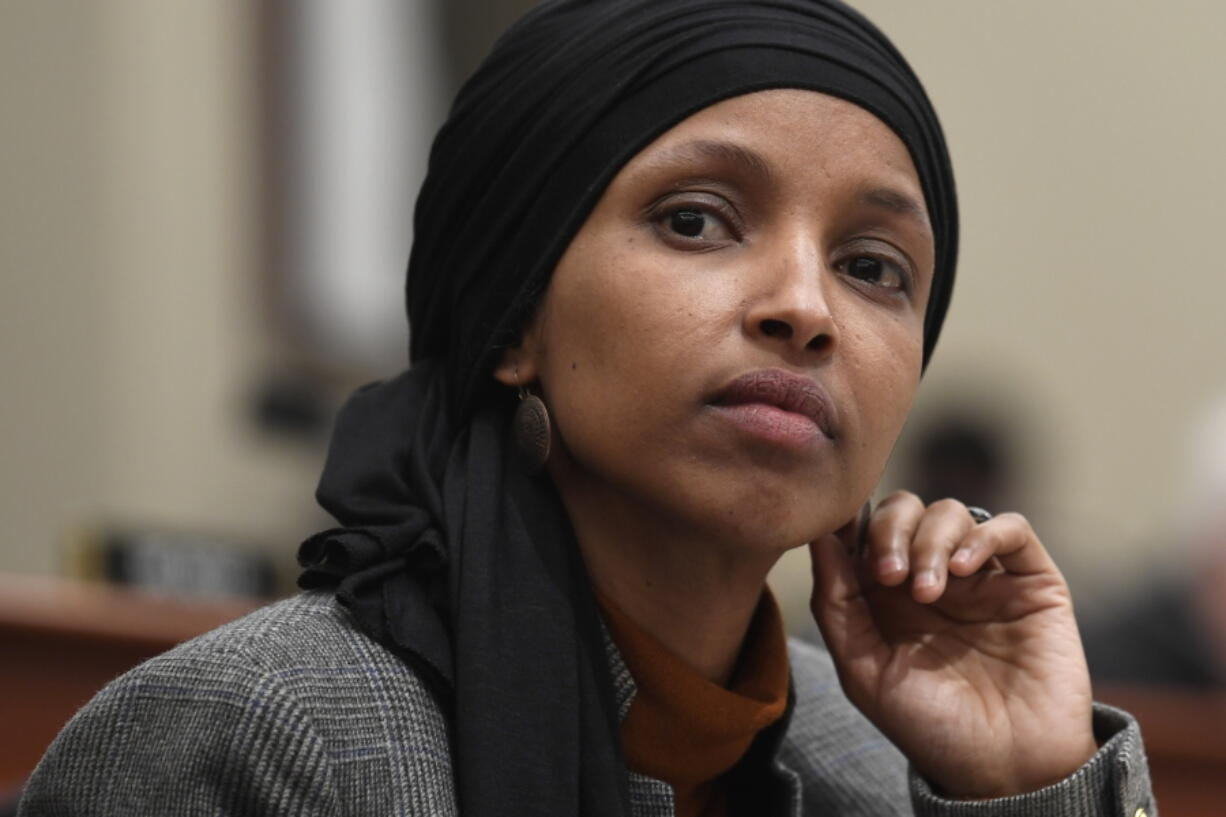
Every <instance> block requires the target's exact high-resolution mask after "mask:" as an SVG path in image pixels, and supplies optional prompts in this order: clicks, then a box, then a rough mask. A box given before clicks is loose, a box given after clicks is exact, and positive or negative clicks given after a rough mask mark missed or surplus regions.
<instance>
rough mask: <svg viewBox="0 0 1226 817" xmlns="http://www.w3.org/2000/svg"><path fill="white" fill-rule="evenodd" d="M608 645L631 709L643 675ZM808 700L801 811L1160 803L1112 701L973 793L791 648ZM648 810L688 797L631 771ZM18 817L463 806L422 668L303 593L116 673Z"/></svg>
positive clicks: (1010, 814) (1106, 809) (799, 746)
mask: <svg viewBox="0 0 1226 817" xmlns="http://www.w3.org/2000/svg"><path fill="white" fill-rule="evenodd" d="M608 643H609V658H610V668H611V671H612V673H613V677H614V683H615V688H616V690H617V693H618V699H619V704H620V705H621V707H622V712H623V715H624V713H625V710H626V709H627V708H628V707H629V705H630V701H631V700H632V699H633V697H634V691H635V688H634V679H633V678H631V676H630V673H629V672H628V671H627V670H626V667H625V665H624V664H623V663H622V660H621V657H620V656H619V655H618V653H617V650H616V647H615V646H613V645H612V642H611V641H610V642H608ZM789 651H790V655H791V662H792V675H793V680H794V685H795V692H796V708H795V711H794V713H793V717H792V721H791V724H790V726H789V728H788V732H787V735H786V737H785V738H784V741H783V744H782V746H781V748H780V750H779V752H778V754H777V756H776V757H775V759H774V763H775V765H776V772H777V773H778V774H779V775H781V776H782V777H783V778H784V779H785V780H786V781H787V788H788V790H789V791H790V801H791V807H790V812H791V813H792V814H793V815H797V817H799V816H800V815H838V817H870V816H872V817H896V816H897V815H912V814H913V815H917V817H955V815H958V816H961V815H968V816H969V815H980V816H986V815H991V817H1039V815H1042V817H1134V816H1135V814H1136V813H1137V810H1138V809H1141V808H1144V809H1147V810H1148V813H1149V814H1150V815H1151V816H1152V815H1156V814H1157V812H1156V810H1155V809H1154V808H1153V806H1152V804H1151V803H1150V789H1149V774H1148V769H1147V766H1146V762H1145V756H1144V752H1143V750H1142V746H1141V740H1140V735H1139V733H1138V731H1137V726H1136V724H1135V722H1134V721H1133V720H1132V719H1131V718H1130V717H1129V716H1128V715H1126V714H1124V713H1122V712H1119V711H1116V710H1112V709H1109V708H1106V707H1100V708H1098V710H1097V711H1096V715H1095V726H1096V729H1097V730H1098V731H1099V737H1100V738H1101V739H1102V740H1103V741H1104V743H1103V747H1102V749H1101V751H1099V753H1098V754H1097V755H1096V756H1095V757H1094V758H1093V759H1092V760H1091V761H1090V762H1089V763H1088V764H1086V766H1084V767H1083V768H1082V769H1081V770H1079V771H1078V772H1077V773H1076V774H1074V775H1073V776H1072V777H1070V778H1068V779H1067V780H1065V781H1063V782H1061V783H1058V784H1056V785H1053V786H1051V787H1049V788H1047V789H1043V790H1041V791H1038V792H1034V793H1032V794H1028V795H1025V796H1018V797H1010V798H1006V799H1001V800H991V801H980V802H957V801H950V800H945V799H943V798H941V797H939V796H937V795H936V794H935V793H934V792H933V791H931V790H930V789H929V788H928V787H927V785H925V783H924V781H923V780H922V779H921V778H919V777H918V776H917V775H914V774H910V773H909V772H908V768H907V762H906V760H905V759H904V758H903V756H902V755H901V754H900V753H899V751H898V750H897V749H896V748H894V746H893V745H892V744H890V742H889V741H887V740H886V739H885V738H884V737H882V735H881V734H880V733H879V732H878V731H877V730H876V729H875V728H874V727H873V726H872V725H871V724H870V723H869V722H868V721H867V720H866V719H865V718H864V717H863V716H862V715H860V714H859V712H858V711H857V710H856V709H855V708H854V707H853V706H851V704H850V703H848V701H847V699H846V698H845V697H844V696H843V694H842V692H841V690H840V688H839V685H838V680H837V679H836V677H835V673H834V669H833V666H832V665H831V662H830V659H829V657H828V656H827V655H826V654H825V653H823V652H822V651H821V650H819V649H816V648H814V647H812V646H809V645H805V644H802V643H800V642H793V643H792V644H791V645H790V647H789ZM630 791H631V800H632V805H633V811H634V817H671V815H672V814H673V800H672V791H671V789H670V788H669V787H668V785H667V784H665V783H662V782H660V781H658V780H652V779H650V778H646V777H643V776H641V775H636V774H631V775H630ZM18 814H19V815H25V817H44V816H45V817H51V815H65V816H67V815H74V816H76V815H99V816H101V815H108V816H109V817H122V816H124V815H153V814H175V815H200V816H201V817H203V816H204V815H283V814H284V815H290V814H293V815H320V816H321V817H322V815H329V817H331V816H332V815H335V816H336V817H339V816H340V815H354V817H358V816H359V815H361V817H369V816H370V815H391V814H396V815H411V816H416V815H455V814H456V797H455V788H454V785H453V781H452V773H451V757H450V747H449V738H448V727H447V721H446V718H445V716H444V714H443V713H442V712H441V711H440V709H439V708H438V706H437V705H436V704H435V702H434V700H433V698H432V697H431V695H430V694H429V692H428V691H427V689H426V687H425V686H424V685H423V684H422V682H421V681H420V680H419V679H418V678H417V677H416V676H415V675H414V673H413V671H412V670H411V669H410V668H409V667H408V666H407V665H406V664H405V663H404V662H403V661H401V660H400V659H399V658H397V657H396V656H395V655H393V654H392V653H390V652H388V651H387V650H386V649H384V648H383V647H382V646H380V645H379V644H377V643H376V642H374V641H372V640H371V639H370V638H368V637H367V636H366V635H364V634H363V633H361V632H360V631H359V630H357V629H356V628H355V627H354V625H353V623H352V622H351V621H350V619H349V617H348V615H347V614H346V612H345V611H344V610H343V608H340V607H339V606H338V605H337V604H336V602H335V600H334V599H333V597H332V596H331V595H329V594H326V593H322V592H315V593H303V594H300V595H298V596H295V597H293V598H290V599H287V600H285V601H281V602H278V603H276V604H272V605H270V606H268V607H265V608H263V609H261V610H258V611H256V612H255V613H252V614H251V615H249V616H246V617H245V618H242V619H239V620H238V621H235V622H232V623H230V624H228V625H226V626H224V627H221V628H220V629H217V630H214V631H213V632H211V633H207V634H206V635H203V636H201V637H199V638H197V639H194V640H192V641H189V642H186V643H184V644H182V645H180V646H178V647H176V648H175V649H173V650H171V651H170V652H167V653H165V654H163V655H160V656H158V657H156V658H154V659H152V660H150V661H148V662H146V663H145V664H142V665H141V666H139V667H137V668H136V669H134V670H132V671H131V672H129V673H127V674H126V675H124V676H122V677H120V678H118V679H117V680H115V681H114V682H112V683H111V684H110V685H108V686H107V687H106V688H105V689H103V690H102V691H101V692H100V693H98V695H97V697H95V698H94V699H93V700H92V701H91V702H90V703H89V704H87V705H86V706H85V707H84V708H83V709H82V710H81V711H80V712H79V713H78V714H77V715H76V717H74V718H73V719H72V720H71V721H70V722H69V723H68V725H67V726H66V727H65V728H64V731H63V732H62V733H61V734H60V736H59V737H58V738H56V740H55V742H54V743H53V744H52V746H51V748H50V749H49V750H48V751H47V754H46V756H45V757H44V758H43V760H42V762H41V763H40V764H39V766H38V769H37V770H36V771H35V773H34V775H33V776H32V777H31V779H30V781H29V784H28V785H27V787H26V791H25V795H24V798H23V800H22V802H21V805H20V808H19V811H18Z"/></svg>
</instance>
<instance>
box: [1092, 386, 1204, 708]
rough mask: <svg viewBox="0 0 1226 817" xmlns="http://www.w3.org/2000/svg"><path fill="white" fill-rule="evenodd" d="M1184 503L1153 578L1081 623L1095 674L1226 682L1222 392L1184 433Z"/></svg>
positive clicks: (1190, 683) (1195, 684)
mask: <svg viewBox="0 0 1226 817" xmlns="http://www.w3.org/2000/svg"><path fill="white" fill-rule="evenodd" d="M1186 462H1187V465H1186V466H1185V480H1186V482H1185V483H1184V486H1183V492H1182V496H1183V497H1184V507H1183V508H1182V509H1181V514H1180V518H1179V520H1178V523H1177V524H1176V525H1174V526H1173V529H1174V530H1175V531H1177V533H1176V541H1174V542H1172V543H1171V545H1170V546H1169V547H1165V548H1163V550H1162V551H1161V552H1162V555H1163V563H1162V564H1161V565H1160V566H1158V567H1157V568H1156V572H1157V573H1158V576H1157V578H1156V579H1155V577H1154V576H1152V575H1151V576H1149V577H1148V578H1147V579H1146V582H1145V584H1144V586H1141V587H1134V588H1131V589H1130V590H1127V591H1125V592H1122V593H1121V594H1120V598H1119V600H1118V601H1117V602H1116V603H1114V604H1110V605H1108V606H1107V608H1106V609H1105V610H1103V611H1101V612H1100V613H1097V614H1096V615H1095V616H1094V617H1093V619H1092V620H1090V621H1088V622H1087V623H1086V624H1085V627H1084V636H1085V645H1086V654H1087V656H1088V658H1089V662H1090V672H1091V674H1092V675H1093V677H1094V680H1095V681H1116V682H1124V683H1133V684H1155V685H1162V686H1175V687H1185V688H1201V689H1209V688H1215V687H1216V688H1221V687H1226V397H1223V398H1221V399H1219V400H1218V401H1217V402H1216V403H1215V404H1214V405H1213V406H1211V407H1210V409H1209V410H1208V411H1206V412H1205V414H1204V416H1203V417H1202V419H1201V420H1200V422H1199V423H1198V424H1196V425H1195V426H1194V428H1193V433H1192V434H1191V435H1190V436H1189V445H1188V450H1187V457H1186Z"/></svg>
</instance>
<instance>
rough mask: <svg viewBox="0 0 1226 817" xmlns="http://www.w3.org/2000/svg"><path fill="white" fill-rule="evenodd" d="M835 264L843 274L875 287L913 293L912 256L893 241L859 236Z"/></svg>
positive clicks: (882, 290) (883, 290) (897, 292)
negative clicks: (909, 257)
mask: <svg viewBox="0 0 1226 817" xmlns="http://www.w3.org/2000/svg"><path fill="white" fill-rule="evenodd" d="M835 267H836V268H837V269H839V270H840V271H842V273H843V274H844V275H846V276H847V277H848V278H851V279H853V280H855V281H859V282H861V283H863V284H865V285H867V286H869V287H872V288H873V289H874V290H877V291H880V292H884V293H889V294H891V295H894V294H899V293H902V294H906V293H910V292H911V289H912V282H913V280H914V275H913V273H912V266H911V262H910V260H909V259H908V258H907V256H905V255H904V254H903V253H902V251H901V250H898V249H897V248H895V247H894V246H893V245H892V244H890V243H888V242H885V241H879V240H873V239H864V240H858V241H855V242H853V243H852V245H851V246H849V247H847V248H846V249H845V251H844V252H843V254H842V258H841V259H839V260H838V261H837V263H836V264H835Z"/></svg>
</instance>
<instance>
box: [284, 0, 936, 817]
mask: <svg viewBox="0 0 1226 817" xmlns="http://www.w3.org/2000/svg"><path fill="white" fill-rule="evenodd" d="M781 87H786V88H804V89H811V90H815V91H821V92H824V93H828V94H831V95H833V96H838V97H841V98H844V99H847V100H849V101H851V102H853V103H855V104H857V105H859V106H861V107H863V108H865V109H866V110H868V111H870V112H871V113H873V114H874V115H876V116H877V117H878V118H879V119H881V120H882V121H883V122H884V123H885V124H886V125H888V126H889V127H890V128H891V129H893V131H894V132H895V133H896V134H898V136H899V137H900V139H901V140H902V142H903V143H904V144H905V145H906V146H907V149H908V150H909V152H910V154H911V158H912V161H913V163H914V165H915V168H916V170H917V172H918V174H919V179H920V182H921V184H922V186H923V190H924V196H925V200H926V204H927V208H928V211H929V217H930V219H931V222H932V225H933V230H934V234H935V238H936V274H935V277H934V280H933V286H932V292H931V296H930V300H929V304H928V311H927V314H926V316H925V325H924V361H925V363H927V360H928V357H929V356H930V354H931V352H932V348H933V345H934V343H935V341H936V337H937V334H938V333H939V331H940V327H941V322H942V320H943V318H944V315H945V311H946V308H947V306H948V303H949V296H950V291H951V288H952V285H953V276H954V258H955V255H956V248H957V212H956V202H955V198H954V185H953V176H952V171H951V169H950V166H949V159H948V156H947V153H946V149H945V144H944V139H943V137H942V134H941V130H940V126H939V124H938V122H937V119H936V115H935V113H934V112H933V110H932V108H931V105H930V104H929V102H928V100H927V97H926V96H925V94H924V91H923V89H922V87H921V86H920V84H919V81H918V80H917V79H916V77H915V76H914V74H913V73H912V72H911V70H910V68H909V67H908V66H907V64H906V63H905V62H904V61H903V59H902V57H901V56H900V55H899V54H898V52H897V51H896V50H895V49H894V47H893V46H892V45H891V44H890V43H889V41H887V40H886V39H885V37H884V36H883V35H882V34H881V33H880V32H879V31H877V29H876V28H874V27H873V26H872V25H871V24H870V23H869V22H868V21H866V20H865V19H864V18H863V17H861V16H860V15H859V14H858V13H856V12H855V11H853V10H852V9H850V8H848V7H847V6H845V5H843V4H841V3H838V2H835V0H554V1H553V2H546V3H543V4H542V5H540V6H539V7H537V8H536V9H535V10H534V11H533V12H531V13H530V14H528V16H526V17H525V18H523V19H522V20H521V21H520V22H519V23H517V24H516V25H515V26H514V27H512V28H511V29H510V30H509V31H508V32H507V33H506V34H505V35H504V36H503V37H502V39H501V40H499V42H498V43H497V44H496V46H495V48H494V50H493V52H492V53H491V54H490V56H489V57H488V58H487V59H486V61H485V62H484V63H483V64H482V66H481V67H480V68H479V69H478V71H477V73H476V74H475V75H474V76H473V77H472V79H470V80H469V82H468V83H467V84H466V85H465V86H464V88H463V89H462V90H461V92H460V94H459V96H458V98H457V99H456V102H455V105H454V107H453V109H452V111H451V115H450V118H449V119H448V121H447V123H446V124H445V125H444V126H443V128H442V130H441V131H440V132H439V134H438V137H437V138H436V140H435V142H434V146H433V149H432V151H431V155H430V168H429V173H428V175H427V178H426V181H425V184H424V185H423V187H422V191H421V194H420V196H419V198H418V202H417V209H416V214H415V230H414V235H415V238H414V246H413V252H412V258H411V260H410V263H409V274H408V312H409V318H410V326H411V352H412V359H413V366H412V368H411V369H409V370H408V371H407V372H405V373H404V374H402V375H400V376H399V377H397V378H395V379H392V380H389V381H386V382H383V383H377V384H372V385H370V386H367V387H365V388H363V389H361V390H359V391H358V392H357V393H356V394H354V396H353V397H352V398H351V399H350V401H349V403H348V404H347V405H346V406H345V408H344V410H343V411H342V413H341V415H340V417H339V419H338V421H337V428H336V431H335V434H334V437H333V440H332V445H331V449H330V451H329V454H328V461H327V464H326V466H325V469H324V473H323V476H322V478H321V480H320V485H319V490H318V499H319V501H320V504H321V505H323V507H324V508H326V509H327V510H328V511H329V512H331V513H332V514H333V515H334V516H335V517H336V519H337V521H338V522H339V524H340V526H341V527H338V528H334V529H331V530H327V531H323V532H321V533H318V534H316V535H315V536H312V537H311V538H310V539H308V540H307V541H306V542H304V543H303V546H302V548H301V550H300V553H299V561H300V562H301V564H302V565H303V567H304V571H303V574H302V576H301V578H300V580H299V583H300V584H301V585H302V586H303V587H306V588H313V587H330V588H335V590H336V592H337V596H338V598H339V599H340V601H341V603H343V604H344V605H345V606H346V607H348V608H349V610H350V611H351V612H352V614H353V616H354V618H355V620H356V621H357V622H358V624H359V626H360V627H362V628H363V629H364V630H365V631H366V632H367V633H369V634H370V635H371V636H372V637H374V638H376V639H378V640H379V641H380V642H382V643H384V644H385V645H387V646H388V647H389V648H391V649H392V650H394V651H395V652H397V653H398V654H399V655H401V656H402V657H403V658H404V660H406V661H407V662H408V663H409V664H410V665H411V666H412V667H413V668H414V669H415V670H416V672H417V673H418V675H419V676H420V677H421V678H422V679H423V680H424V681H425V682H426V683H427V684H428V685H429V686H430V687H431V689H432V690H433V691H434V692H435V693H436V695H437V696H438V698H439V700H440V702H441V703H442V705H443V706H445V707H446V708H447V709H448V711H449V713H450V716H451V722H452V724H453V732H452V736H451V737H452V752H453V767H454V770H455V778H456V787H457V794H458V799H459V806H460V812H461V813H462V814H464V815H465V816H466V817H476V816H477V815H487V814H500V815H513V814H521V813H522V814H528V813H531V814H536V815H548V814H557V815H627V814H629V805H628V800H627V796H626V778H625V771H624V768H623V764H622V761H621V757H620V750H619V748H618V739H617V737H618V718H617V712H616V707H615V705H614V702H613V692H612V685H611V681H610V679H609V672H608V667H607V662H606V658H605V655H604V648H603V639H602V636H601V629H600V623H599V618H598V613H597V610H596V606H595V602H594V601H593V596H592V593H591V588H590V585H589V583H588V577H587V573H586V570H585V568H584V566H583V563H582V559H581V556H580V554H579V550H578V547H577V546H576V544H575V541H574V534H573V532H572V530H571V528H570V524H569V521H568V520H567V517H566V514H565V511H564V509H563V507H562V505H561V502H560V500H559V499H558V496H557V494H556V492H555V491H554V490H553V487H552V485H551V484H550V482H549V480H548V478H547V477H529V476H526V475H525V473H524V472H523V470H522V469H521V468H518V467H517V464H516V463H515V462H514V459H515V452H514V446H513V444H512V443H511V441H510V438H509V436H508V425H509V423H508V420H509V416H510V408H511V405H512V400H511V399H510V395H509V394H507V393H505V392H506V391H507V390H505V389H502V390H501V391H500V390H498V388H497V387H496V386H495V383H494V380H493V378H492V374H491V373H492V368H493V364H494V362H495V361H496V357H497V355H498V354H499V353H500V350H501V349H502V348H504V347H505V346H506V345H508V344H511V343H514V341H515V339H516V336H517V333H518V331H519V329H520V327H521V326H522V325H523V324H524V322H525V320H526V318H527V317H528V316H529V314H530V313H531V310H532V308H533V306H534V305H535V304H536V303H537V301H538V299H539V297H540V295H541V294H542V293H543V291H544V289H545V288H546V286H547V285H548V282H549V277H550V275H551V273H552V271H553V268H554V266H555V264H556V263H557V260H558V259H559V258H560V256H561V255H562V253H563V251H564V250H565V249H566V246H567V245H568V244H569V242H570V240H571V238H572V237H573V236H574V234H575V232H576V231H577V230H578V229H579V227H580V226H581V225H582V223H583V221H584V219H585V218H586V217H587V215H588V213H589V212H590V211H591V209H592V207H593V206H594V205H595V203H596V201H597V199H598V198H599V197H600V195H601V193H602V192H603V190H604V188H605V187H606V185H607V184H608V183H609V181H610V180H611V179H612V178H613V176H614V175H616V173H617V172H618V170H619V169H620V168H621V167H622V166H623V165H624V164H625V163H626V162H627V161H628V160H629V159H630V158H631V157H632V156H633V155H634V154H635V153H637V152H638V151H639V150H641V149H642V148H643V147H645V146H646V145H647V144H648V143H649V142H651V141H652V140H653V139H654V138H656V137H657V136H659V135H660V134H661V133H663V132H664V131H666V130H668V129H669V128H670V127H671V126H673V125H675V124H677V123H678V122H680V121H681V120H682V119H684V118H686V117H687V116H689V115H690V114H692V113H694V112H695V111H698V110H700V109H701V108H704V107H706V106H708V105H711V104H713V103H715V102H718V101H720V100H722V99H727V98H729V97H733V96H737V95H740V94H745V93H750V92H753V91H756V90H763V89H767V88H781ZM798 149H802V148H798Z"/></svg>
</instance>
